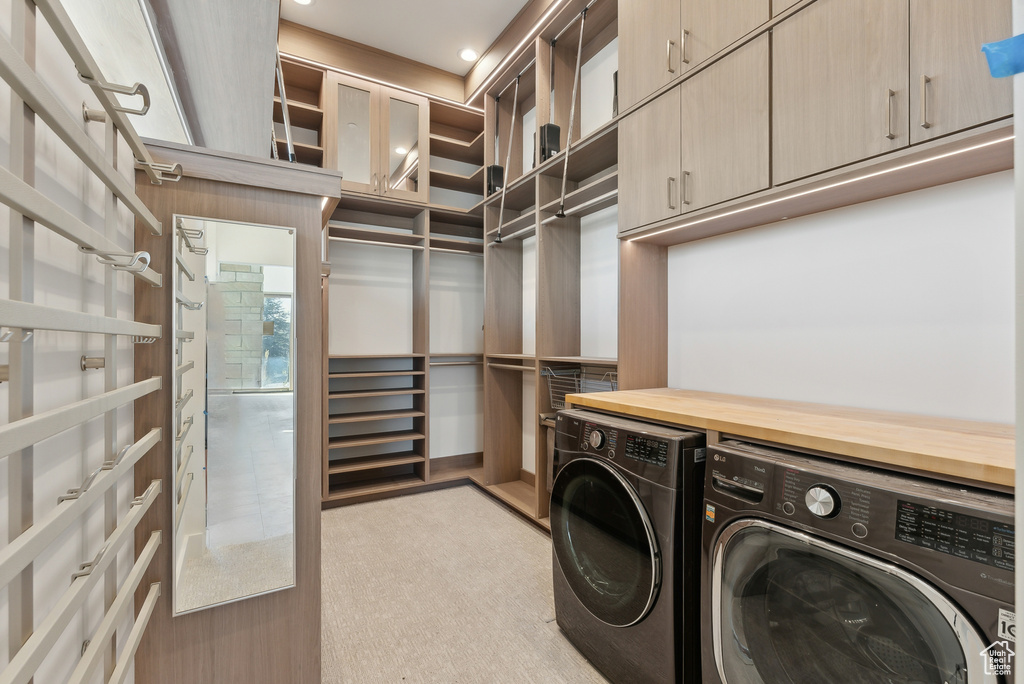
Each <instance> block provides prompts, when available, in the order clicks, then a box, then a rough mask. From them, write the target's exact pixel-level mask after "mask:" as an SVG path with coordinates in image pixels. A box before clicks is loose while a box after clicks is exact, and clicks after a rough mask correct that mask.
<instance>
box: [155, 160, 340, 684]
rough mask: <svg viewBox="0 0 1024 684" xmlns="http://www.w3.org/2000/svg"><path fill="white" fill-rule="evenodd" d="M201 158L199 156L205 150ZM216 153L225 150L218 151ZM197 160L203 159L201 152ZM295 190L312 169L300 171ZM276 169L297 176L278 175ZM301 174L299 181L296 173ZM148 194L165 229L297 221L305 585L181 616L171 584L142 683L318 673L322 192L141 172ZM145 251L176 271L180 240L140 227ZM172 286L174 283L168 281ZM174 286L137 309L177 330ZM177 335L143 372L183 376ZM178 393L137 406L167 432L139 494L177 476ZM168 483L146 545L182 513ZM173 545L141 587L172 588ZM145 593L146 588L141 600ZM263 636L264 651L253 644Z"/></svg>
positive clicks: (299, 569)
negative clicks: (205, 221) (195, 222)
mask: <svg viewBox="0 0 1024 684" xmlns="http://www.w3.org/2000/svg"><path fill="white" fill-rule="evenodd" d="M196 154H199V153H198V152H196ZM212 156H216V153H214V154H213V155H212ZM196 158H197V159H198V157H196ZM291 174H292V175H293V177H292V178H287V179H286V180H287V183H286V186H291V185H293V184H295V183H298V182H301V179H305V178H308V177H309V175H310V174H309V173H308V172H306V171H305V170H300V169H293V170H292V171H291ZM275 175H276V176H277V177H282V178H284V177H285V176H287V175H288V174H287V173H285V172H283V171H276V173H275ZM296 177H297V179H296ZM136 186H137V189H138V193H139V196H140V198H142V200H143V201H144V202H145V204H146V205H147V206H148V207H150V209H152V210H153V212H154V213H155V214H156V215H157V216H158V217H159V218H160V220H161V221H162V222H163V223H164V225H168V226H169V225H173V216H174V214H176V213H182V214H188V215H193V216H204V217H210V218H213V219H221V220H237V221H247V222H253V223H261V224H276V225H290V226H294V227H295V228H296V275H297V279H296V287H297V292H296V295H297V304H298V309H297V311H296V316H295V333H296V334H295V339H296V363H295V373H296V380H297V383H298V385H297V386H298V388H299V391H298V392H297V393H296V402H297V403H296V425H295V435H296V456H297V459H296V499H295V519H296V537H295V539H296V586H295V587H293V588H291V589H286V590H283V591H279V592H275V593H273V594H267V595H264V596H258V597H254V598H250V599H246V600H243V601H239V602H237V603H232V604H228V605H224V606H219V607H215V608H211V609H208V610H203V611H199V612H196V613H191V614H187V615H183V616H179V617H172V604H171V599H172V593H173V592H171V591H167V592H165V593H164V594H163V595H162V596H161V597H160V599H159V601H158V603H157V606H156V610H155V612H154V613H153V616H152V619H151V622H150V627H149V629H148V630H147V631H146V633H145V635H144V637H143V640H142V644H141V646H140V648H139V652H138V655H137V656H136V662H135V673H136V681H138V682H140V683H144V684H164V683H166V684H177V683H178V682H196V683H197V684H200V683H204V682H210V683H212V682H216V683H217V684H234V683H238V684H243V683H248V682H255V681H280V682H317V681H320V478H321V472H320V471H321V458H320V457H319V456H320V452H321V445H320V441H321V434H322V433H321V417H322V415H323V413H322V406H321V402H322V397H323V394H322V379H321V378H322V364H323V349H322V339H323V337H322V329H321V325H322V319H321V313H320V312H321V305H322V300H321V291H320V282H321V281H320V267H321V260H320V244H321V234H320V221H321V215H320V204H321V200H320V198H319V197H318V196H317V195H309V194H298V193H293V192H286V191H281V190H270V189H264V188H260V187H245V186H243V185H241V184H239V183H237V182H220V181H216V180H208V179H204V178H194V177H189V176H186V177H185V178H183V179H182V180H181V181H180V182H178V183H176V184H175V183H165V184H163V185H160V186H157V185H151V184H150V183H149V181H148V179H147V177H146V176H145V174H144V173H142V172H137V174H136ZM135 240H136V242H135V244H136V248H137V249H145V250H147V251H149V253H150V255H151V257H152V264H153V266H154V268H156V269H157V270H159V271H161V272H163V273H171V272H172V269H173V268H174V249H175V241H174V240H173V239H172V238H171V237H170V236H164V237H162V238H160V237H154V236H152V235H150V234H149V231H147V230H145V229H144V228H143V227H141V226H139V225H138V224H137V225H136V236H135ZM168 282H170V279H168ZM173 296H174V292H173V288H171V287H163V288H160V289H156V288H152V287H150V286H149V285H148V284H145V283H142V284H137V285H136V288H135V307H136V309H135V310H136V317H137V319H138V320H140V321H145V322H149V323H156V324H160V325H163V326H164V330H171V329H172V328H171V309H172V306H173V305H172V302H173ZM173 355H174V351H173V340H172V338H171V337H168V336H166V335H165V336H164V338H163V339H161V340H158V341H157V342H156V343H154V344H150V345H138V346H137V347H136V348H135V375H136V377H150V376H152V375H162V376H164V377H170V376H171V373H173V372H174V368H173V366H172V364H173V360H174V359H173ZM172 400H173V397H172V393H171V392H169V391H164V392H156V393H154V394H152V395H150V396H147V397H144V398H143V399H141V400H139V401H138V402H137V403H136V406H135V433H136V435H137V436H142V435H144V434H145V433H146V432H148V431H149V430H150V429H152V428H153V427H154V426H163V428H164V435H168V436H169V437H165V438H164V439H163V440H162V441H161V442H160V443H159V444H158V445H156V446H155V447H154V448H153V450H152V451H151V452H150V453H149V454H147V455H146V456H145V457H144V458H143V459H142V460H141V461H140V462H139V464H138V465H137V466H136V468H135V492H136V493H137V494H138V493H141V492H142V491H143V490H144V489H145V487H146V486H147V485H148V484H149V482H150V481H151V480H153V479H162V480H164V481H165V482H170V481H172V480H171V479H170V478H171V477H172V476H173V473H172V458H173V446H174V440H173V430H172V429H171V426H170V421H171V402H172ZM172 489H173V488H171V487H167V488H165V492H164V494H162V495H161V496H160V498H159V499H158V501H157V502H156V505H155V506H154V507H153V508H152V509H151V510H150V512H149V514H148V515H147V516H146V517H145V518H144V519H143V521H142V522H141V523H140V525H139V527H138V528H137V529H136V533H135V548H136V549H137V550H141V549H142V548H143V546H144V545H145V542H146V540H147V539H148V537H149V535H150V534H151V533H152V532H153V531H154V530H171V529H173V517H172V516H173V511H172V504H171V499H170V498H169V497H170V494H169V492H170V491H172ZM171 546H172V545H171V544H170V543H166V544H162V545H161V546H160V548H159V550H158V551H157V555H156V557H155V558H154V560H153V563H152V564H151V565H150V568H149V570H148V571H147V572H146V575H145V578H144V580H143V582H142V584H141V587H144V588H146V589H148V587H149V585H150V584H152V583H153V582H162V583H163V586H165V587H171V586H172V585H173V581H172V566H173V563H174V559H173V557H172V552H171ZM145 598H146V596H145V591H143V590H142V589H140V590H139V592H136V601H137V603H138V604H139V605H141V604H142V601H143V600H144V599H145ZM254 644H259V648H254V647H253V645H254Z"/></svg>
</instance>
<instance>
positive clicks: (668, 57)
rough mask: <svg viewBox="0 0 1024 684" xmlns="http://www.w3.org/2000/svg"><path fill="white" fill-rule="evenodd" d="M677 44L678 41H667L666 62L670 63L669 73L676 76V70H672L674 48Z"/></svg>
mask: <svg viewBox="0 0 1024 684" xmlns="http://www.w3.org/2000/svg"><path fill="white" fill-rule="evenodd" d="M675 44H676V41H674V40H672V39H671V38H669V39H668V40H667V41H665V61H666V62H667V63H668V67H667V68H668V73H670V74H674V73H676V70H675V69H673V68H672V46H673V45H675Z"/></svg>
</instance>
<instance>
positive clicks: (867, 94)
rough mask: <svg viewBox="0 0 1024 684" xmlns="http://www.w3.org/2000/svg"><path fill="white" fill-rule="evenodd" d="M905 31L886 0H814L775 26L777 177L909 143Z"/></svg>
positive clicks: (903, 13)
mask: <svg viewBox="0 0 1024 684" xmlns="http://www.w3.org/2000/svg"><path fill="white" fill-rule="evenodd" d="M969 4H971V5H973V4H975V3H969ZM908 30H909V29H908V12H907V5H906V3H904V2H894V1H893V0H818V2H815V3H813V4H811V5H809V6H808V7H806V8H805V9H803V10H801V11H800V12H798V13H796V14H795V15H794V16H792V17H790V18H789V19H787V20H786V21H784V22H782V23H781V24H779V25H778V26H776V27H775V29H774V30H773V33H774V36H773V43H772V115H773V116H772V158H773V171H774V180H775V182H776V183H784V182H787V181H790V180H794V179H796V178H801V177H803V176H808V175H810V174H813V173H817V172H819V171H823V170H825V169H830V168H834V167H836V166H841V165H843V164H849V163H851V162H854V161H858V160H860V159H866V158H868V157H873V156H875V155H878V154H882V153H884V152H889V151H892V150H895V149H898V148H900V147H904V146H906V145H907V144H909V141H910V136H909V130H908V129H909V122H908V119H907V116H908V111H909V98H908V92H907V90H908V75H907V64H908V60H909V49H910V48H909V40H908Z"/></svg>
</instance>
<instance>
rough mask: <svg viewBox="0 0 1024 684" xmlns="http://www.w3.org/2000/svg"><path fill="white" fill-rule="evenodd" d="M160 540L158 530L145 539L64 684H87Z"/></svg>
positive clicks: (101, 660)
mask: <svg viewBox="0 0 1024 684" xmlns="http://www.w3.org/2000/svg"><path fill="white" fill-rule="evenodd" d="M161 536H162V532H161V531H160V530H156V531H154V532H153V534H151V535H149V541H148V542H146V546H145V547H144V548H143V549H142V552H141V553H139V558H138V560H136V561H135V565H133V566H132V569H131V572H129V573H128V576H127V577H126V578H125V580H124V584H123V585H122V586H121V589H120V590H119V591H118V592H117V596H116V597H115V598H114V602H113V603H111V604H110V608H109V609H108V610H107V614H106V615H104V616H103V620H102V621H101V622H100V625H99V627H97V628H96V631H95V632H93V635H92V638H91V639H89V641H88V642H87V643H88V644H89V645H88V647H86V649H85V653H84V654H82V659H81V660H79V661H78V665H77V666H76V667H75V670H74V672H72V673H71V677H70V678H69V679H68V684H87V682H88V681H89V680H90V678H91V677H92V675H93V674H94V673H95V672H96V668H97V667H99V666H100V664H101V663H102V662H103V657H102V656H103V653H104V650H105V648H106V646H107V645H108V644H109V643H110V640H111V639H112V638H113V636H114V632H115V631H116V630H117V626H118V623H119V622H120V621H121V619H122V618H123V617H124V613H125V612H126V611H127V609H128V606H129V605H131V601H132V599H133V598H134V597H135V590H136V589H138V588H139V585H140V584H142V577H143V575H145V574H146V570H148V569H149V565H150V563H152V562H153V557H154V556H156V550H157V549H158V548H159V547H160V541H161Z"/></svg>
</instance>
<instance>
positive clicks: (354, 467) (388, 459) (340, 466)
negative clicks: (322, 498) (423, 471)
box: [327, 451, 425, 475]
mask: <svg viewBox="0 0 1024 684" xmlns="http://www.w3.org/2000/svg"><path fill="white" fill-rule="evenodd" d="M424 460H425V459H424V458H423V454H417V453H415V452H412V451H403V452H400V453H397V454H382V455H380V456H362V457H360V458H352V459H343V460H334V461H331V462H330V464H331V465H328V467H327V474H328V475H338V474H340V473H356V472H360V471H363V470H376V469H378V468H390V467H392V466H401V465H408V464H410V463H423V461H424Z"/></svg>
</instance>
